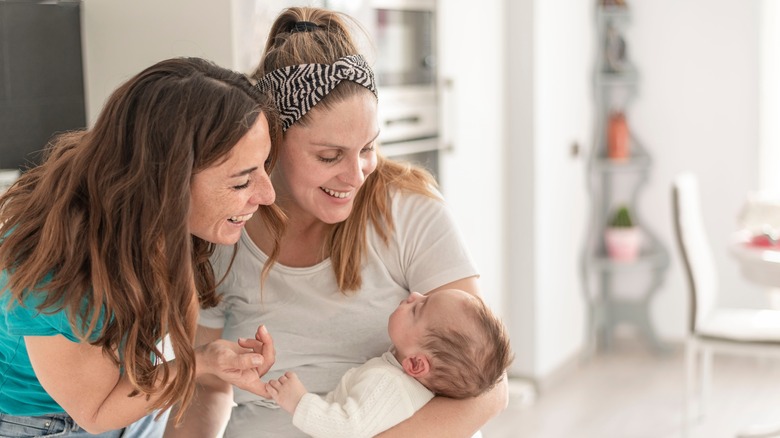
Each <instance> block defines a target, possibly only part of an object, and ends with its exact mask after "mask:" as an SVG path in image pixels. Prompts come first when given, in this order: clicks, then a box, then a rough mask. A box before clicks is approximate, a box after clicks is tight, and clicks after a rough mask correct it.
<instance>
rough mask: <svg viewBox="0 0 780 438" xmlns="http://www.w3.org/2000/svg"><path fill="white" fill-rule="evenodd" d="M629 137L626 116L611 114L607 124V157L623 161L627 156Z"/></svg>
mask: <svg viewBox="0 0 780 438" xmlns="http://www.w3.org/2000/svg"><path fill="white" fill-rule="evenodd" d="M629 147H630V146H629V135H628V123H627V122H626V116H625V115H624V114H623V113H622V112H616V113H612V114H611V115H610V116H609V122H608V124H607V156H608V157H609V158H610V159H611V160H615V161H625V160H627V159H628V155H629Z"/></svg>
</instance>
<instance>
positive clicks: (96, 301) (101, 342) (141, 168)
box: [0, 58, 282, 412]
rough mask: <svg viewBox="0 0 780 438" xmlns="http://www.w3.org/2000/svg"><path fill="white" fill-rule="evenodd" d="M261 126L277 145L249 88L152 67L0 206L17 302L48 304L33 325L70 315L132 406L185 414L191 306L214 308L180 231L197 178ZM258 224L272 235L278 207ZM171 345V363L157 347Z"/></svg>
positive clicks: (200, 248) (201, 268)
mask: <svg viewBox="0 0 780 438" xmlns="http://www.w3.org/2000/svg"><path fill="white" fill-rule="evenodd" d="M261 115H264V116H265V117H266V118H267V120H268V123H269V128H270V132H271V136H272V143H273V144H274V145H276V144H278V140H279V138H280V137H279V135H280V132H281V128H280V125H279V122H278V118H277V116H276V112H275V109H274V108H273V103H272V102H271V101H270V100H268V98H267V97H266V96H265V95H263V94H261V93H259V92H258V91H257V90H256V89H255V88H254V87H252V85H251V83H250V81H249V80H248V78H246V77H245V76H243V75H241V74H239V73H236V72H233V71H230V70H226V69H223V68H221V67H218V66H216V65H215V64H213V63H211V62H209V61H205V60H202V59H199V58H177V59H169V60H165V61H161V62H159V63H157V64H155V65H153V66H151V67H149V68H147V69H145V70H144V71H142V72H141V73H139V74H138V75H136V76H135V77H133V78H132V79H130V80H128V81H127V82H126V83H124V84H123V85H121V86H120V87H119V88H118V89H117V90H116V91H115V92H114V93H113V94H112V95H111V96H110V98H109V99H108V101H107V103H106V104H105V107H104V108H103V110H102V112H101V114H100V116H99V117H98V119H97V121H96V122H95V126H94V127H93V128H92V129H89V130H83V131H75V132H68V133H64V134H62V135H60V136H58V137H56V138H55V139H54V140H53V141H52V143H50V144H49V145H48V146H47V150H46V152H45V156H44V161H43V162H42V164H41V165H39V166H37V167H34V168H32V169H29V170H28V171H27V172H25V173H24V174H23V175H22V176H21V177H20V178H19V179H18V180H17V182H16V183H15V184H14V185H13V186H12V187H11V188H10V189H9V190H8V191H7V192H6V193H5V194H4V195H3V196H2V197H0V223H1V224H2V226H0V232H2V235H3V236H4V238H3V241H2V245H0V269H3V270H5V271H6V272H7V274H8V278H9V280H8V289H10V292H11V293H12V294H13V296H14V298H16V299H17V300H18V301H20V302H22V301H23V300H24V299H25V298H26V296H27V295H28V294H44V296H45V298H44V299H43V302H42V303H41V304H40V305H39V306H38V307H37V308H38V309H39V310H40V311H42V312H46V313H53V312H57V311H66V312H67V315H68V319H69V321H70V323H71V326H72V328H73V332H74V333H75V334H76V335H77V336H78V337H79V338H80V339H81V340H82V341H83V342H89V343H90V344H92V345H95V346H100V347H102V348H103V351H104V352H105V353H106V354H107V355H108V356H109V357H112V358H113V359H114V361H115V362H116V364H117V366H121V368H122V369H123V372H124V373H125V374H126V375H127V377H128V379H129V381H130V382H131V383H132V385H133V387H134V391H133V393H132V395H135V394H138V393H141V394H145V395H155V396H159V398H158V400H157V401H156V402H155V403H154V407H155V408H167V407H170V406H172V405H173V404H174V403H177V402H181V403H182V405H183V406H186V405H187V404H188V403H189V401H190V400H191V398H192V395H193V389H194V375H195V353H194V349H193V346H192V345H193V340H194V336H195V328H196V324H197V316H198V304H201V305H202V306H204V307H208V306H213V305H215V304H216V303H217V298H216V294H215V290H214V289H215V279H214V273H213V271H212V268H211V265H210V264H209V261H208V258H209V255H210V254H211V253H212V252H213V249H214V245H213V244H211V243H209V242H206V241H204V240H201V239H199V238H197V237H194V236H193V235H191V234H190V232H189V229H188V217H189V214H190V182H191V179H192V176H193V174H195V173H197V172H199V171H201V170H204V169H206V168H208V167H210V166H213V165H216V164H219V163H221V162H223V161H224V160H226V159H227V157H228V154H229V153H230V151H231V150H232V148H233V146H235V144H236V143H237V142H238V141H239V139H241V138H242V137H243V136H244V135H245V134H246V133H247V132H248V131H249V129H250V128H251V127H252V125H253V124H254V122H255V121H256V120H257V118H258V117H260V116H261ZM272 149H273V150H272V156H271V157H270V159H269V161H268V162H267V164H266V165H267V166H268V167H269V169H268V170H269V171H270V166H272V165H273V162H274V161H275V157H276V154H275V148H272ZM260 214H261V215H262V217H263V219H264V220H265V222H266V224H268V227H269V228H270V229H277V228H278V227H279V226H281V223H282V217H281V214H280V212H279V211H278V210H276V209H275V207H273V206H267V207H264V206H261V208H260ZM276 246H277V247H278V241H277V245H276ZM48 278H50V281H47V280H48ZM101 313H104V316H105V319H104V323H103V325H102V326H99V325H98V322H99V319H100V317H101ZM166 334H168V335H170V339H171V345H172V348H173V351H174V353H175V355H176V361H174V362H172V363H167V362H165V361H163V360H162V352H161V351H160V350H159V349H158V348H157V347H156V344H157V343H158V342H159V341H160V340H161V338H162V337H163V336H165V335H166ZM150 358H155V359H157V360H150ZM155 362H162V364H161V365H160V366H158V365H156V363H155ZM171 368H175V370H176V374H177V377H176V378H172V376H171ZM183 411H184V409H182V410H181V411H180V412H183Z"/></svg>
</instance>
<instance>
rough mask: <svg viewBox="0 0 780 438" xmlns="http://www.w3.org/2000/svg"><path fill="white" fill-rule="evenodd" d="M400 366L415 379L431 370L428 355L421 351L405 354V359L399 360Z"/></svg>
mask: <svg viewBox="0 0 780 438" xmlns="http://www.w3.org/2000/svg"><path fill="white" fill-rule="evenodd" d="M401 366H402V367H403V368H404V371H406V374H408V375H410V376H412V377H414V378H415V379H419V378H421V377H425V376H427V375H428V373H429V372H430V371H431V363H430V362H429V361H428V356H426V355H425V354H423V353H416V354H413V355H411V356H407V357H406V359H404V360H403V362H401Z"/></svg>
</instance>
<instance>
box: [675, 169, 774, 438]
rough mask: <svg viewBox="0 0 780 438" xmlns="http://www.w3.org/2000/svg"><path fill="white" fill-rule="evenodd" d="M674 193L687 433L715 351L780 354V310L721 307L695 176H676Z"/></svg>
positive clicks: (697, 414)
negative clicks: (685, 307) (684, 326)
mask: <svg viewBox="0 0 780 438" xmlns="http://www.w3.org/2000/svg"><path fill="white" fill-rule="evenodd" d="M672 198H673V211H674V225H675V227H674V228H675V234H676V238H677V243H678V247H679V249H680V254H681V256H682V257H681V258H682V261H683V265H684V267H685V272H686V274H687V279H688V289H689V295H690V318H689V325H688V338H687V340H686V345H685V349H686V388H685V407H684V408H685V411H684V417H683V422H684V433H685V436H687V434H688V431H689V427H690V423H691V421H692V420H693V421H699V420H701V418H703V416H704V413H705V403H706V399H707V397H708V394H709V390H710V388H709V384H710V379H711V368H712V355H713V354H714V353H718V354H721V353H723V354H737V355H748V356H767V355H775V356H780V311H777V310H772V309H737V308H722V307H718V306H717V304H718V273H717V269H716V266H715V262H714V260H713V255H712V251H711V249H710V245H709V243H708V241H707V236H706V232H705V229H704V220H703V217H702V214H701V207H700V202H699V187H698V182H697V179H696V177H695V176H694V175H693V174H691V173H683V174H680V175H678V176H677V177H676V178H675V180H674V183H673V190H672ZM777 383H778V384H780V382H777ZM738 436H739V437H756V438H757V437H770V436H780V429H774V430H771V431H770V430H758V429H756V430H754V431H753V432H750V433H746V434H740V435H738Z"/></svg>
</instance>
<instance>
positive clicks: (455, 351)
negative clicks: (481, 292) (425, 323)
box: [423, 297, 514, 398]
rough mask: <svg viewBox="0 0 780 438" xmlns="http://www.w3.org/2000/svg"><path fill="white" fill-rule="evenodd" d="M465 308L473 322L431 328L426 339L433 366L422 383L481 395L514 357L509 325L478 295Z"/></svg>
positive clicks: (457, 394) (450, 392) (452, 393)
mask: <svg viewBox="0 0 780 438" xmlns="http://www.w3.org/2000/svg"><path fill="white" fill-rule="evenodd" d="M465 310H466V315H465V317H464V321H471V322H472V324H463V325H459V326H458V327H457V328H453V327H434V328H431V329H430V330H429V332H428V334H427V335H426V337H425V340H424V341H423V349H424V350H425V351H427V352H428V353H429V355H430V357H429V360H430V366H431V372H430V374H429V375H428V376H427V377H425V378H424V379H423V380H424V381H423V383H424V384H425V386H427V387H428V389H430V390H431V391H433V392H434V393H436V394H438V395H443V396H446V397H452V398H468V397H475V396H478V395H480V394H482V393H484V392H486V391H488V390H490V389H491V388H493V387H494V386H495V385H496V384H497V383H498V382H500V381H501V379H502V378H503V376H504V373H505V372H506V369H507V368H509V365H510V364H511V363H512V360H513V359H514V356H513V354H512V351H511V348H510V346H509V335H508V334H507V331H506V327H504V324H503V323H502V322H501V320H500V319H499V318H498V317H497V316H496V315H495V314H494V313H493V312H492V311H491V310H490V309H489V308H488V307H487V305H485V303H484V301H482V300H481V299H479V298H477V297H475V298H474V299H473V300H469V304H468V306H467V307H466V309H465Z"/></svg>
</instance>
